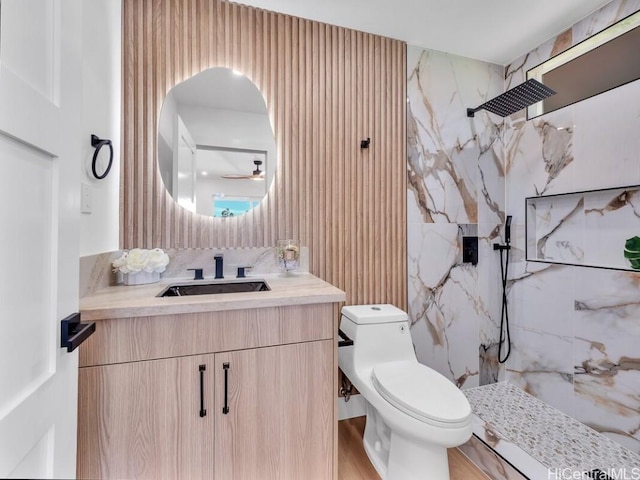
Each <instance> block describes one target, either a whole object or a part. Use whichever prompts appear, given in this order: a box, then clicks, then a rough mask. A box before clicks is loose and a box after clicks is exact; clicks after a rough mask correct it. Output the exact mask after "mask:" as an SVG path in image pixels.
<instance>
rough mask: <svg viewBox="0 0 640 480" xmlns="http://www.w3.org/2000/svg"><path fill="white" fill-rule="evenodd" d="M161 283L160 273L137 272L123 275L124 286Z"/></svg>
mask: <svg viewBox="0 0 640 480" xmlns="http://www.w3.org/2000/svg"><path fill="white" fill-rule="evenodd" d="M159 281H160V272H145V271H142V272H137V273H124V274H122V283H123V285H144V284H147V283H156V282H159Z"/></svg>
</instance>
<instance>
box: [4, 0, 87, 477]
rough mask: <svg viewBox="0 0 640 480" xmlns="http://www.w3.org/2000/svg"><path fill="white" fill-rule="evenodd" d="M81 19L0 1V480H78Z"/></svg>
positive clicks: (36, 1)
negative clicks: (74, 333) (74, 328)
mask: <svg viewBox="0 0 640 480" xmlns="http://www.w3.org/2000/svg"><path fill="white" fill-rule="evenodd" d="M81 13H82V3H81V0H0V259H1V260H0V332H1V333H0V477H1V478H5V477H10V478H73V477H75V455H76V454H75V452H76V422H77V420H76V418H77V394H78V393H77V376H78V353H77V350H76V351H75V352H73V353H67V352H66V349H62V348H60V320H61V319H62V318H64V317H66V316H67V315H69V314H71V313H73V312H76V311H77V310H78V261H79V259H78V251H79V247H78V245H79V243H78V234H79V211H80V210H79V199H80V198H79V197H80V195H79V186H80V177H79V175H80V155H81V141H82V139H80V138H79V133H78V132H79V131H80V125H79V119H80V113H81V112H80V101H81V88H82V76H81V75H82V71H81V66H82V65H81V62H80V52H81V49H80V47H81V42H80V38H81V24H80V19H81ZM88 141H89V140H88V139H87V142H88Z"/></svg>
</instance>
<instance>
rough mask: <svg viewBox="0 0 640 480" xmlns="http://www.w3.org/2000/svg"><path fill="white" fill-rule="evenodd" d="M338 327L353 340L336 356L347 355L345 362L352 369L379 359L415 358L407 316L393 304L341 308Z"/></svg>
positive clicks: (368, 365) (375, 362) (371, 364)
mask: <svg viewBox="0 0 640 480" xmlns="http://www.w3.org/2000/svg"><path fill="white" fill-rule="evenodd" d="M340 329H341V330H342V331H343V332H344V333H346V334H347V336H349V337H350V338H351V339H352V340H353V346H350V347H341V348H340V356H341V357H343V358H344V357H345V356H348V357H350V358H349V359H348V363H350V364H351V365H352V367H353V368H355V369H358V370H359V369H363V368H369V367H371V368H372V367H373V366H375V365H376V364H378V363H383V362H392V361H397V360H416V355H415V351H414V349H413V342H412V341H411V331H410V329H409V317H408V315H407V313H406V312H404V311H402V310H400V309H399V308H397V307H395V306H393V305H350V306H346V307H343V308H342V317H341V319H340ZM347 349H348V350H347ZM345 360H346V358H345Z"/></svg>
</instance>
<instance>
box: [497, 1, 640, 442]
mask: <svg viewBox="0 0 640 480" xmlns="http://www.w3.org/2000/svg"><path fill="white" fill-rule="evenodd" d="M639 8H640V1H638V0H633V1H625V0H614V1H612V2H611V3H610V4H608V5H607V6H605V7H604V8H603V9H601V10H600V11H598V12H596V13H594V14H593V15H591V16H589V17H588V18H586V19H584V20H583V21H581V22H579V23H578V24H576V25H574V26H573V27H572V28H571V29H570V30H568V31H567V32H565V33H563V34H562V35H559V36H558V37H556V38H553V39H551V40H549V41H548V42H546V43H545V44H543V45H540V46H539V47H538V48H537V49H535V50H534V51H532V52H530V53H529V54H527V55H525V56H523V57H522V58H519V59H517V60H515V61H514V62H513V63H512V64H511V65H508V66H507V71H506V86H505V88H510V87H511V86H515V85H517V84H519V83H521V82H522V81H524V80H525V77H526V72H527V70H528V69H530V68H532V67H534V66H536V65H537V64H539V63H540V62H542V61H544V60H546V59H548V58H550V57H551V56H553V55H555V54H556V53H558V52H560V51H562V50H564V49H565V48H567V47H569V46H571V45H574V44H576V43H578V42H580V41H582V40H584V39H585V38H587V37H588V36H590V35H592V34H594V33H596V32H598V31H600V30H602V29H603V28H606V27H607V26H608V25H610V24H612V23H614V22H615V21H617V20H619V19H621V18H624V17H626V16H627V15H629V14H631V13H633V12H635V11H637V10H638V9H639ZM638 132H640V81H635V82H632V83H630V84H627V85H624V86H621V87H618V88H616V89H614V90H611V91H609V92H605V93H603V94H600V95H598V96H596V97H592V98H590V99H586V100H583V101H581V102H579V103H576V104H574V105H571V106H568V107H565V108H563V109H560V110H558V111H556V112H551V113H549V114H546V115H543V116H541V117H538V118H536V119H533V120H530V121H527V120H526V116H525V112H524V111H523V112H521V113H519V114H514V115H512V116H511V117H509V118H508V119H507V123H506V125H505V129H504V137H503V138H504V149H505V162H506V163H505V165H506V205H507V212H508V213H509V214H510V215H513V219H514V224H515V231H516V235H515V240H514V243H513V246H514V249H515V251H514V255H513V257H514V261H513V263H512V267H513V268H512V269H511V270H510V291H509V300H510V304H511V305H512V309H511V319H512V322H513V329H512V332H513V336H512V341H513V349H514V351H513V355H512V357H511V358H510V359H509V361H508V363H507V371H506V379H507V380H508V381H509V382H512V383H514V384H516V385H519V386H520V387H522V388H523V389H524V390H526V391H527V392H529V393H531V394H533V395H534V396H536V397H538V398H540V399H542V400H544V401H545V402H547V403H548V404H551V405H552V406H554V407H556V408H558V409H560V410H561V411H563V412H564V413H566V414H569V415H571V416H573V417H574V418H576V419H578V420H580V421H582V422H583V423H585V424H586V425H588V426H591V427H593V428H594V429H595V430H597V431H599V432H602V433H603V434H605V435H606V436H608V437H609V438H611V439H613V440H616V441H617V442H619V443H621V444H623V445H624V446H626V447H627V448H629V449H631V450H632V451H635V452H640V349H639V347H638V345H640V274H639V273H634V272H623V271H615V270H603V269H596V268H589V267H574V266H565V265H552V264H545V263H532V262H527V261H526V260H525V258H524V248H525V237H524V224H525V201H524V199H525V197H530V196H536V195H543V194H544V195H552V194H559V193H566V192H576V191H584V190H592V189H603V188H613V187H623V186H628V185H636V184H640V135H638ZM601 196H602V195H600V196H598V195H591V196H589V197H585V198H584V201H583V202H582V203H581V204H576V205H575V206H577V207H578V208H577V209H576V208H573V207H574V206H572V205H569V203H567V202H565V204H564V205H563V204H562V202H561V204H556V205H554V206H553V207H554V208H555V211H554V213H553V215H554V216H555V217H554V218H555V219H553V220H552V222H551V223H555V224H556V226H557V225H559V224H561V223H563V222H564V226H563V228H564V229H565V230H564V232H563V233H562V234H561V235H560V234H559V233H558V232H559V231H558V230H556V233H554V234H553V235H550V236H549V238H548V239H546V244H545V249H546V251H545V254H546V255H547V256H551V257H553V258H554V259H555V260H560V261H569V262H570V263H591V264H596V265H612V266H617V267H619V266H623V265H620V262H624V260H623V259H622V258H620V256H621V253H622V247H623V244H624V241H623V242H622V244H620V245H619V246H616V247H615V248H614V247H612V245H617V243H616V242H618V240H616V239H615V238H614V237H615V236H619V235H622V236H623V237H624V236H625V235H630V234H631V233H632V232H634V231H635V234H637V235H640V216H639V215H638V211H639V209H638V206H639V205H640V201H636V200H634V199H633V198H631V197H629V198H628V200H629V203H625V202H623V203H625V205H622V204H620V205H618V206H619V207H620V208H617V207H618V206H616V208H609V209H607V208H604V209H602V208H600V207H602V206H603V205H606V204H607V203H609V200H610V199H605V200H604V203H603V200H602V198H600V197H601ZM594 202H595V203H594ZM579 203H580V202H579ZM594 205H595V207H594ZM563 207H564V209H563ZM594 208H597V209H598V210H599V211H598V212H597V214H596V212H595V211H594ZM560 210H563V212H562V213H559V212H560ZM583 212H586V214H584V213H583ZM546 218H547V219H551V218H552V216H551V215H547V216H546ZM550 226H551V225H550ZM560 237H562V238H560Z"/></svg>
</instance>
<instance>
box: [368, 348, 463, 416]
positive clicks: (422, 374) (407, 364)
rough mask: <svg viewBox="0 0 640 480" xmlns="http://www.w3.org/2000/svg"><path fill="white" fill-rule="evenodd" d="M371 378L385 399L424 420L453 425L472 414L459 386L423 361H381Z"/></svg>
mask: <svg viewBox="0 0 640 480" xmlns="http://www.w3.org/2000/svg"><path fill="white" fill-rule="evenodd" d="M371 379H372V383H373V385H374V387H375V389H376V390H377V391H378V393H379V394H380V395H381V396H382V397H383V398H384V399H385V400H386V401H388V402H389V403H391V404H392V405H393V406H395V407H396V408H398V409H399V410H402V411H403V412H405V413H406V414H408V415H410V416H411V417H413V418H415V419H417V420H420V421H422V422H424V423H428V424H432V425H437V426H442V427H445V428H454V427H458V426H460V425H461V424H464V423H466V422H468V420H469V417H470V415H471V406H470V405H469V402H468V400H467V398H466V397H465V396H464V394H463V393H462V392H461V391H460V390H459V389H458V387H456V386H455V385H454V384H453V383H451V382H450V381H449V380H448V379H447V378H445V377H444V376H443V375H441V374H439V373H438V372H436V371H435V370H432V369H431V368H429V367H426V366H425V365H422V364H421V363H418V362H414V361H397V362H387V363H382V364H378V365H376V366H375V367H374V368H373V372H372V375H371Z"/></svg>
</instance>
